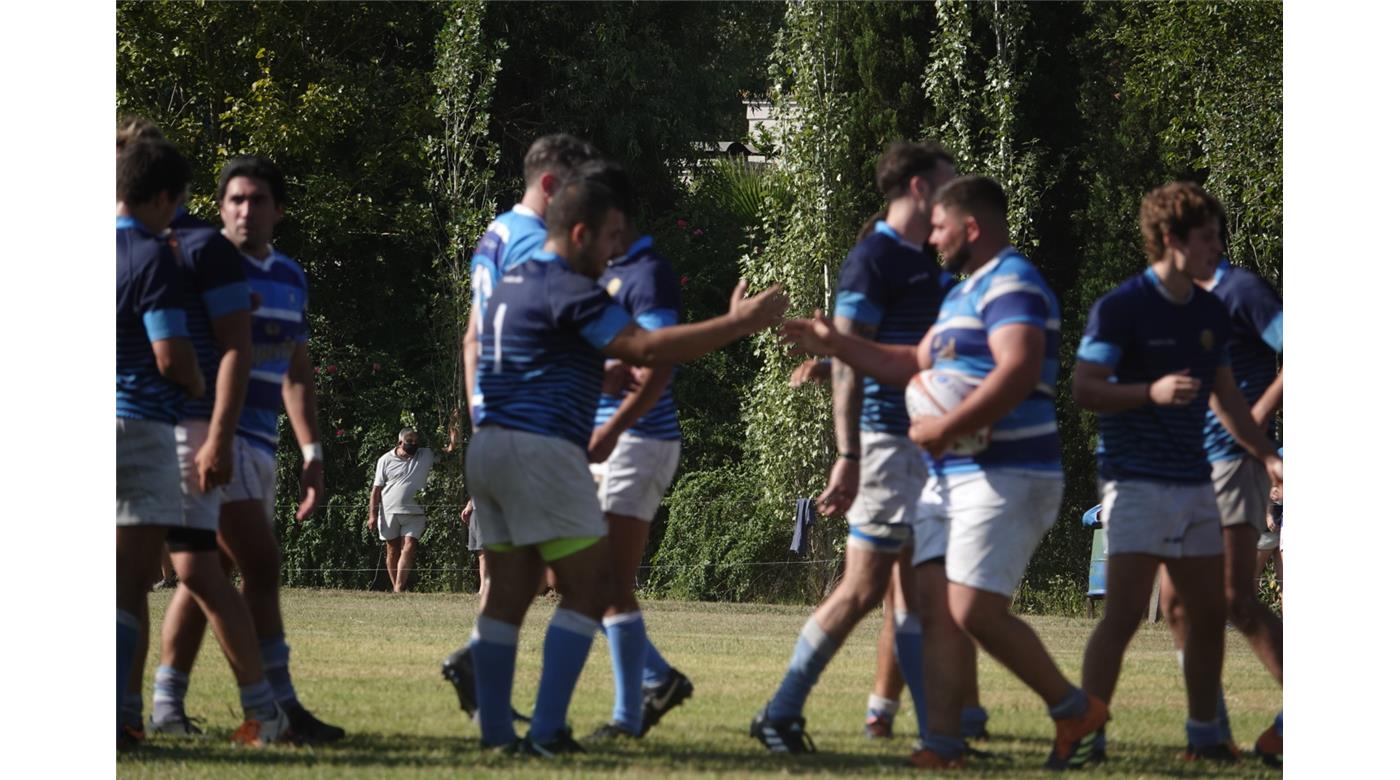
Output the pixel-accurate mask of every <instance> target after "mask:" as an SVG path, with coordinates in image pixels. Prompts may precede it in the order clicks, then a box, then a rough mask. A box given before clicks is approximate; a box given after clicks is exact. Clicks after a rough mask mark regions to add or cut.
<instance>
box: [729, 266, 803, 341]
mask: <svg viewBox="0 0 1400 780" xmlns="http://www.w3.org/2000/svg"><path fill="white" fill-rule="evenodd" d="M748 290H749V282H748V280H747V279H740V280H739V283H738V284H737V285H735V286H734V292H733V294H731V295H730V296H729V316H730V317H733V318H734V319H735V320H737V321H738V322H739V324H740V326H741V327H742V328H743V331H744V333H745V334H749V333H757V332H759V331H760V330H763V329H764V328H769V327H772V326H774V325H777V324H778V323H779V322H782V321H783V315H784V314H786V313H787V307H788V299H787V295H786V294H784V293H783V286H782V285H781V284H775V285H773V286H772V287H769V288H768V289H766V290H764V291H763V292H761V293H759V294H757V295H754V296H751V297H748V298H745V297H744V294H745V293H747V292H748Z"/></svg>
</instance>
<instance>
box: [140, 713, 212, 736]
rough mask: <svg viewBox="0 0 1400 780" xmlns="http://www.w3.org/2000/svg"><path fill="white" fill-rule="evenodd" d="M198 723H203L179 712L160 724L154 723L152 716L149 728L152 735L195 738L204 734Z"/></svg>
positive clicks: (154, 718)
mask: <svg viewBox="0 0 1400 780" xmlns="http://www.w3.org/2000/svg"><path fill="white" fill-rule="evenodd" d="M198 723H203V721H202V720H200V719H199V718H191V717H190V716H188V715H186V714H185V713H183V712H181V713H179V714H177V715H176V716H175V717H173V718H166V719H165V720H162V721H160V722H156V717H155V716H154V715H152V716H151V722H150V727H151V733H152V734H171V735H173V736H177V737H197V736H199V735H201V734H203V733H204V729H202V728H200V727H199V725H198Z"/></svg>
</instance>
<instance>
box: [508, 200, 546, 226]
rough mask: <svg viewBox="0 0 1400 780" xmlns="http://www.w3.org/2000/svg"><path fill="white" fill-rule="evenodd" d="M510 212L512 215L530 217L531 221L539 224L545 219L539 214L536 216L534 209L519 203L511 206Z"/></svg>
mask: <svg viewBox="0 0 1400 780" xmlns="http://www.w3.org/2000/svg"><path fill="white" fill-rule="evenodd" d="M510 211H511V213H512V214H519V215H520V216H522V217H529V218H530V219H533V220H536V221H537V222H541V223H543V222H544V217H542V216H540V215H539V214H536V213H535V210H534V209H532V208H530V207H529V206H526V205H525V204H524V203H517V204H515V205H514V206H511V207H510Z"/></svg>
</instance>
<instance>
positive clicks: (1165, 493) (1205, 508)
mask: <svg viewBox="0 0 1400 780" xmlns="http://www.w3.org/2000/svg"><path fill="white" fill-rule="evenodd" d="M1099 490H1100V492H1101V493H1102V495H1103V511H1102V512H1100V513H1099V519H1100V520H1101V521H1102V522H1103V524H1104V529H1105V533H1106V535H1107V542H1108V554H1109V555H1110V556H1113V555H1120V554H1124V553H1140V554H1143V555H1153V556H1156V557H1158V558H1204V557H1208V556H1212V555H1221V554H1223V553H1224V549H1225V547H1224V540H1223V539H1222V538H1221V535H1220V508H1219V507H1218V506H1217V505H1216V503H1215V489H1214V488H1213V487H1212V486H1211V485H1210V484H1208V483H1204V482H1202V483H1200V484H1193V483H1185V484H1182V483H1174V482H1154V481H1151V480H1146V479H1129V480H1122V481H1111V480H1110V481H1106V482H1103V483H1101V484H1100V485H1099Z"/></svg>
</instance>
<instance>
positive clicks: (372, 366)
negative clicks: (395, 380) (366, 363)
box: [369, 363, 379, 372]
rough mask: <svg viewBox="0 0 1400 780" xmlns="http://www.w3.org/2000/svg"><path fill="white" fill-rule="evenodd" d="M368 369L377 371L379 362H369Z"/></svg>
mask: <svg viewBox="0 0 1400 780" xmlns="http://www.w3.org/2000/svg"><path fill="white" fill-rule="evenodd" d="M369 369H370V370H371V371H374V372H378V371H379V364H378V363H371V364H370V367H369Z"/></svg>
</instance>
